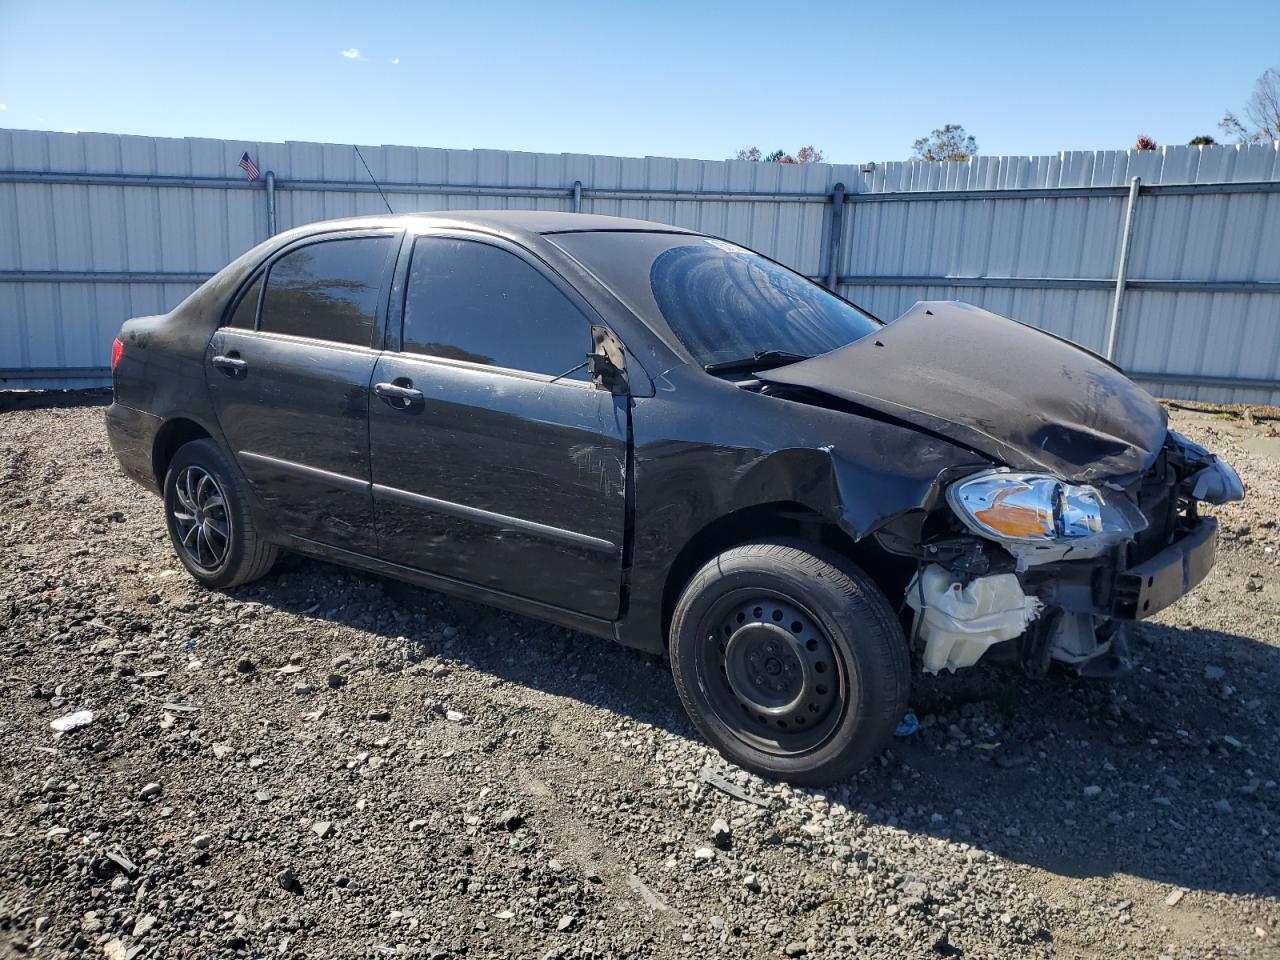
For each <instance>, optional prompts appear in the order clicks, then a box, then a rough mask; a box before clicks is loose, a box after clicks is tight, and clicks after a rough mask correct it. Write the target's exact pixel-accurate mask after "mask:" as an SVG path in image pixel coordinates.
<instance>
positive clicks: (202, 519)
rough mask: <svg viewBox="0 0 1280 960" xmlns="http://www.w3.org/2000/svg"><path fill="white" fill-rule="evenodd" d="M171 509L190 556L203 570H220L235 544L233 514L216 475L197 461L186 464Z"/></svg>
mask: <svg viewBox="0 0 1280 960" xmlns="http://www.w3.org/2000/svg"><path fill="white" fill-rule="evenodd" d="M173 492H174V499H175V500H176V502H175V503H174V505H173V507H172V508H171V509H170V511H169V516H170V517H171V518H172V519H173V525H174V537H175V539H176V540H177V541H178V545H179V546H180V547H181V548H182V551H183V553H185V554H186V556H187V559H188V560H190V561H191V562H192V563H194V564H195V565H196V566H197V567H199V568H200V569H202V570H216V569H217V568H218V567H220V566H221V565H222V562H223V561H224V560H226V558H227V550H228V548H229V547H230V545H231V517H230V515H229V514H228V513H227V500H226V497H225V496H224V495H223V493H222V488H221V487H220V486H218V481H217V480H215V479H214V477H213V474H211V473H210V472H209V471H208V470H206V469H204V467H198V466H196V465H195V464H192V465H191V466H187V467H183V468H182V471H181V472H180V473H179V474H178V476H177V477H176V478H175V479H174V485H173Z"/></svg>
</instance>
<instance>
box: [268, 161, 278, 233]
mask: <svg viewBox="0 0 1280 960" xmlns="http://www.w3.org/2000/svg"><path fill="white" fill-rule="evenodd" d="M275 235H276V175H275V171H274V170H268V171H267V236H268V237H274V236H275Z"/></svg>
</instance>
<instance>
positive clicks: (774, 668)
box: [698, 588, 850, 755]
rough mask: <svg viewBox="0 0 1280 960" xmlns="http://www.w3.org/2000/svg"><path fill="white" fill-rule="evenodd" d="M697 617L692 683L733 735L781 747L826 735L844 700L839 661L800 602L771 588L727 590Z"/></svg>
mask: <svg viewBox="0 0 1280 960" xmlns="http://www.w3.org/2000/svg"><path fill="white" fill-rule="evenodd" d="M702 622H703V627H704V629H703V630H702V642H701V644H700V649H699V657H698V672H699V680H700V686H701V687H702V690H703V692H704V693H705V694H706V695H707V698H708V699H709V700H710V705H711V707H712V709H713V711H714V712H715V713H716V714H718V715H719V719H720V720H721V721H723V722H724V723H725V725H726V726H727V727H728V728H729V730H730V731H731V732H732V733H733V734H734V736H735V737H737V738H738V739H739V740H742V741H743V742H744V743H746V744H748V745H749V746H751V747H754V748H755V749H758V750H763V751H765V752H768V753H773V754H781V755H793V754H796V753H801V752H807V751H811V750H814V749H816V748H817V747H819V746H821V745H822V744H823V743H825V742H826V741H827V740H828V739H829V738H830V736H831V734H832V733H833V732H834V731H835V729H836V727H838V726H839V724H840V722H841V720H842V719H843V717H844V715H845V714H846V712H847V710H848V708H849V699H850V695H849V684H848V682H847V679H846V677H847V668H846V666H845V663H844V658H843V654H842V653H841V651H840V650H839V648H838V647H837V646H836V645H835V644H834V643H833V642H832V640H831V637H830V635H829V633H828V631H827V630H826V628H825V627H823V626H822V621H821V620H820V619H819V618H817V617H816V616H814V615H813V613H812V612H811V611H810V610H809V609H808V608H807V607H806V606H805V605H804V604H802V603H799V602H798V601H796V600H795V599H793V598H791V597H788V596H785V595H783V594H781V593H778V592H776V591H772V590H762V589H754V588H747V589H741V590H735V591H732V592H731V593H729V594H727V595H725V596H724V597H721V598H720V599H719V600H718V601H717V602H716V603H714V604H713V605H712V607H711V609H710V610H709V611H708V612H707V614H706V616H705V617H704V618H703V621H702Z"/></svg>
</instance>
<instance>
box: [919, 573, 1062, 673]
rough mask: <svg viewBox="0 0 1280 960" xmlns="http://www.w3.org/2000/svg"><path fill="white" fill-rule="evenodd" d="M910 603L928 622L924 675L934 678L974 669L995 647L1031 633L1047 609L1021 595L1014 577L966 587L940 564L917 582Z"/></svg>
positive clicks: (923, 627)
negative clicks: (1030, 627) (1029, 629)
mask: <svg viewBox="0 0 1280 960" xmlns="http://www.w3.org/2000/svg"><path fill="white" fill-rule="evenodd" d="M922 594H923V601H924V602H923V604H922V603H921V595H922ZM907 603H908V604H910V606H911V608H912V609H913V610H915V611H916V616H917V617H918V618H919V617H923V619H922V620H921V623H920V635H921V636H922V637H923V638H924V641H925V649H924V669H925V670H926V671H927V672H928V673H935V674H936V673H937V672H938V671H939V670H941V669H943V668H944V667H945V668H946V669H947V670H950V671H952V672H953V673H954V672H955V671H956V670H958V669H960V668H962V667H971V666H973V665H974V664H975V663H977V662H978V660H980V659H981V658H982V655H983V654H984V653H986V652H987V650H988V649H990V648H991V646H993V645H994V644H997V643H1000V642H1002V641H1004V640H1011V639H1013V638H1014V637H1016V636H1018V635H1019V634H1021V633H1022V632H1023V631H1024V630H1026V629H1027V624H1028V623H1030V622H1031V621H1032V620H1034V619H1035V618H1036V617H1037V616H1038V615H1039V613H1040V610H1041V608H1042V607H1043V606H1044V605H1043V604H1042V603H1041V602H1040V601H1039V600H1038V599H1037V598H1035V597H1028V596H1027V595H1026V594H1024V593H1023V592H1022V585H1021V584H1020V583H1018V578H1017V577H1016V576H1014V575H1013V574H1012V573H998V574H994V575H993V576H989V577H975V578H974V579H973V580H971V581H970V582H969V583H968V585H964V586H962V585H961V584H960V583H959V582H957V581H956V579H955V577H954V576H953V575H952V574H951V573H950V571H948V570H946V569H945V568H943V567H941V566H939V565H937V564H930V565H929V566H927V567H925V568H924V572H923V574H922V575H920V576H919V577H918V578H917V577H913V578H912V580H911V583H910V584H909V585H908V587H907Z"/></svg>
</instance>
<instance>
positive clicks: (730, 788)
mask: <svg viewBox="0 0 1280 960" xmlns="http://www.w3.org/2000/svg"><path fill="white" fill-rule="evenodd" d="M698 778H699V779H700V780H701V781H702V782H703V783H705V784H707V785H708V786H710V787H715V788H716V789H717V790H719V791H720V792H721V793H727V794H728V795H729V796H731V797H733V798H734V799H735V800H742V801H744V802H746V803H754V804H755V805H756V806H757V807H763V808H765V809H768V808H769V806H770V803H769V801H768V800H766V799H765V798H764V797H758V796H756V795H755V794H753V793H749V792H747V791H746V790H744V789H742V787H740V786H738V785H737V784H736V783H732V782H731V781H729V780H726V779H725V778H724V777H722V776H721V775H720V774H718V773H716V772H715V771H714V770H712V769H711V768H710V767H703V768H702V769H701V770H700V771H699V772H698Z"/></svg>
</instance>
